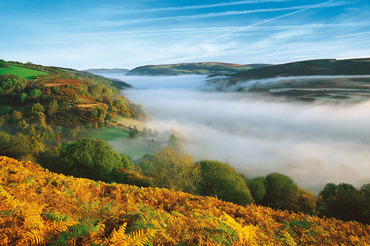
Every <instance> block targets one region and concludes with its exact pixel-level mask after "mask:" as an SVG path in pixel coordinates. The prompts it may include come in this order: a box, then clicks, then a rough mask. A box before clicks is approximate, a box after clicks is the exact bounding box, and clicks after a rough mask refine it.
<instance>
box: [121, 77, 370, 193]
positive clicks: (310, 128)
mask: <svg viewBox="0 0 370 246" xmlns="http://www.w3.org/2000/svg"><path fill="white" fill-rule="evenodd" d="M115 78H119V79H122V80H123V81H125V82H128V83H130V84H132V85H133V86H134V87H136V88H141V89H131V90H127V91H125V92H124V95H125V96H127V97H128V98H129V99H130V100H131V101H133V102H135V103H138V104H142V105H143V106H144V109H145V111H146V113H147V114H148V117H149V120H148V127H150V128H152V129H157V130H159V131H160V132H161V133H163V134H166V133H167V134H168V133H169V132H175V133H176V134H177V135H179V136H180V137H181V138H182V139H183V140H184V149H185V151H186V152H187V153H188V154H190V155H192V156H193V157H194V158H195V159H196V160H201V159H208V160H218V161H222V162H228V163H229V164H231V165H232V166H234V167H235V168H236V169H237V170H238V171H239V172H241V173H243V174H245V175H246V176H248V177H255V176H258V175H266V174H269V173H271V172H280V173H283V174H286V175H288V176H290V177H292V178H293V180H294V181H295V182H296V183H297V184H298V185H299V186H301V187H302V188H305V189H309V190H311V191H314V192H315V193H317V192H319V191H320V190H322V188H323V186H324V185H325V184H326V183H328V182H334V183H341V182H346V183H351V184H353V185H355V186H357V187H359V186H361V185H363V184H365V183H369V182H370V175H369V174H370V165H369V160H370V127H369V126H370V116H369V115H370V101H369V102H362V103H357V104H354V103H337V104H333V103H323V102H321V103H302V102H292V101H291V100H290V101H286V100H284V99H277V98H275V97H274V98H269V97H264V96H261V95H259V94H253V93H233V92H215V91H209V90H208V91H202V90H200V89H201V88H205V87H206V77H205V76H177V77H135V76H115ZM166 84H167V86H166ZM208 89H209V88H208Z"/></svg>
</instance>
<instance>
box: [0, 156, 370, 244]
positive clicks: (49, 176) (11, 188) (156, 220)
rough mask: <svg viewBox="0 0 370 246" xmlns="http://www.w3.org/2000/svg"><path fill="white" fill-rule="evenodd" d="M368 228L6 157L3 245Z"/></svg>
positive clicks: (243, 238)
mask: <svg viewBox="0 0 370 246" xmlns="http://www.w3.org/2000/svg"><path fill="white" fill-rule="evenodd" d="M369 238H370V227H369V226H366V225H362V224H360V223H357V222H342V221H339V220H336V219H327V218H318V217H312V216H309V215H307V214H303V213H299V214H296V213H289V212H287V211H280V210H273V209H270V208H266V207H261V206H257V205H254V204H249V205H246V206H239V205H236V204H233V203H229V202H224V201H220V200H218V199H216V198H213V197H199V196H194V195H190V194H187V193H182V192H174V191H170V190H167V189H158V188H138V187H135V186H130V185H124V184H107V183H103V182H95V181H92V180H88V179H81V178H73V177H66V176H64V175H58V174H55V173H50V172H49V171H47V170H45V169H43V168H41V167H40V166H39V165H38V164H36V163H32V162H24V161H23V162H18V161H16V160H14V159H11V158H7V157H0V244H1V245H12V244H17V245H18V244H19V245H20V244H28V245H36V244H45V243H47V244H48V245H88V244H93V245H161V244H162V245H163V244H166V245H178V244H186V245H202V244H203V245H205V244H208V245H313V244H316V245H339V244H342V245H368V244H369V243H370V241H369Z"/></svg>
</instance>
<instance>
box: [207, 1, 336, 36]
mask: <svg viewBox="0 0 370 246" xmlns="http://www.w3.org/2000/svg"><path fill="white" fill-rule="evenodd" d="M331 2H333V0H329V1H326V2H323V3H320V4H316V5H306V6H304V7H305V8H302V9H299V10H297V11H294V12H291V13H288V14H284V15H280V16H277V17H274V18H271V19H267V20H263V21H260V22H257V23H254V24H252V25H249V26H244V27H241V28H240V29H237V30H233V31H230V32H228V33H225V34H222V35H220V36H217V37H215V38H212V39H209V40H207V41H206V42H204V43H209V42H212V41H214V40H217V39H220V38H223V37H226V36H229V35H230V34H233V33H235V32H240V31H242V30H245V29H248V28H251V27H255V26H258V25H261V24H264V23H267V22H271V21H274V20H277V19H280V18H284V17H287V16H290V15H295V14H297V13H300V12H303V11H305V10H307V9H313V8H321V7H325V8H326V7H333V6H338V5H341V4H343V2H339V3H337V4H334V5H326V4H328V3H331ZM323 5H324V6H323Z"/></svg>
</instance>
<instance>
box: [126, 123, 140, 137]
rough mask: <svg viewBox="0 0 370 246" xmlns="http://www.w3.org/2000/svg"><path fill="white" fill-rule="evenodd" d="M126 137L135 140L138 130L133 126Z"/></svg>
mask: <svg viewBox="0 0 370 246" xmlns="http://www.w3.org/2000/svg"><path fill="white" fill-rule="evenodd" d="M128 135H129V137H130V138H137V137H138V136H139V130H138V129H137V127H136V126H134V127H133V128H130V130H129V132H128Z"/></svg>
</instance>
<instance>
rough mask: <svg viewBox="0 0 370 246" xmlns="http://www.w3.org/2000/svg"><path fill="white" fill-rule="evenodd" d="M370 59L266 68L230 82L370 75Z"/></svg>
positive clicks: (246, 73) (255, 70) (328, 60)
mask: <svg viewBox="0 0 370 246" xmlns="http://www.w3.org/2000/svg"><path fill="white" fill-rule="evenodd" d="M369 74H370V58H363V59H347V60H336V59H322V60H307V61H299V62H292V63H286V64H280V65H272V66H265V67H260V68H255V69H251V70H248V71H243V72H240V73H238V74H235V75H232V76H230V81H238V80H251V79H264V78H273V77H288V76H310V75H369Z"/></svg>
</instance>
